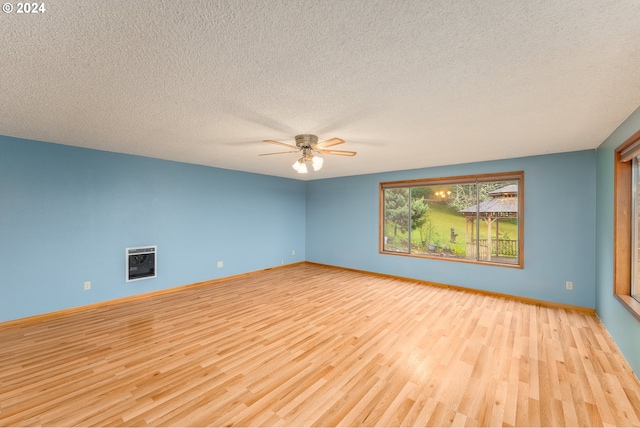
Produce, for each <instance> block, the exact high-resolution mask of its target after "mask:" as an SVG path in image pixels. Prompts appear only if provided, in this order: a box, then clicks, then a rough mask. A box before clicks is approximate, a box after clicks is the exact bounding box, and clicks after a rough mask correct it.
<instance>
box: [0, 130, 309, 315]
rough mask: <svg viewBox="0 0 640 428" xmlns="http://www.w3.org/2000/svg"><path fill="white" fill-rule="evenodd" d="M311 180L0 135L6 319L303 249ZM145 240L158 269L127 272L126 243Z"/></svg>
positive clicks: (210, 275)
mask: <svg viewBox="0 0 640 428" xmlns="http://www.w3.org/2000/svg"><path fill="white" fill-rule="evenodd" d="M305 191H306V189H305V184H304V182H302V181H297V180H288V179H283V178H277V177H269V176H264V175H257V174H249V173H244V172H236V171H229V170H224V169H217V168H210V167H203V166H197V165H190V164H184V163H178V162H169V161H163V160H157V159H150V158H144V157H138V156H129V155H123V154H116V153H109V152H102V151H97V150H88V149H81V148H75V147H69V146H63V145H57V144H50V143H43V142H36V141H28V140H21V139H17V138H10V137H2V136H0V321H6V320H12V319H17V318H22V317H26V316H30V315H35V314H42V313H46V312H51V311H56V310H60V309H66V308H71V307H76V306H82V305H86V304H90V303H94V302H101V301H106V300H111V299H116V298H120V297H125V296H130V295H135V294H140V293H146V292H150V291H154V290H160V289H165V288H171V287H176V286H179V285H184V284H190V283H194V282H198V281H204V280H208V279H214V278H219V277H225V276H230V275H235V274H240V273H245V272H251V271H255V270H260V269H264V268H268V267H273V266H279V265H281V263H282V262H283V261H284V263H285V264H288V263H294V262H298V261H303V260H305V226H304V225H305ZM142 245H157V246H158V277H157V278H154V279H146V280H142V281H136V282H130V283H126V282H125V248H126V247H133V246H142ZM292 250H295V251H296V255H295V256H292V254H291V252H292ZM219 260H222V261H223V262H224V267H223V268H217V266H216V262H217V261H219ZM84 281H91V282H92V289H91V290H90V291H84V290H83V282H84Z"/></svg>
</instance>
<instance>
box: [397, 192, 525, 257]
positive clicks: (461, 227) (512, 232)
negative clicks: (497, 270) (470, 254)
mask: <svg viewBox="0 0 640 428" xmlns="http://www.w3.org/2000/svg"><path fill="white" fill-rule="evenodd" d="M429 208H430V210H429V219H428V220H427V222H426V223H425V224H424V225H423V226H422V227H419V228H417V229H416V230H413V231H412V233H411V244H412V252H414V253H427V252H429V245H432V247H431V248H432V251H433V246H436V247H437V251H445V252H447V253H449V252H450V253H453V254H455V255H457V256H460V257H465V255H466V244H465V227H466V221H465V218H464V215H462V214H460V213H458V212H455V211H453V210H452V209H451V208H449V207H447V206H446V205H445V204H442V203H429ZM385 226H386V227H385V230H386V236H387V243H388V245H387V246H386V248H387V249H389V250H396V251H404V252H406V251H407V246H408V236H409V234H408V232H407V231H405V232H403V231H401V230H400V229H398V230H397V235H395V236H394V225H393V223H391V222H387V223H386V225H385ZM452 227H453V228H455V233H456V234H457V235H458V236H457V237H456V240H455V243H452V242H451V228H452ZM499 232H500V239H513V240H516V239H518V225H517V222H516V221H515V220H500V225H499ZM492 236H494V237H495V222H494V223H493V224H492ZM470 238H471V237H469V239H470ZM486 238H487V224H486V222H485V221H483V220H481V221H480V239H486Z"/></svg>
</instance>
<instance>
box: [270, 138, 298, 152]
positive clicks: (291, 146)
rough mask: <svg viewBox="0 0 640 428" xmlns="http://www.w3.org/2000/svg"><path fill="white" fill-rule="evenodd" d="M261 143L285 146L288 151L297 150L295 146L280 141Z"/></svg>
mask: <svg viewBox="0 0 640 428" xmlns="http://www.w3.org/2000/svg"><path fill="white" fill-rule="evenodd" d="M263 141H264V142H265V143H271V144H277V145H279V146H285V147H289V148H290V149H296V150H298V148H297V147H296V146H293V145H291V144H287V143H281V142H280V141H275V140H263Z"/></svg>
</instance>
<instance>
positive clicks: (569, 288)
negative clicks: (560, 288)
mask: <svg viewBox="0 0 640 428" xmlns="http://www.w3.org/2000/svg"><path fill="white" fill-rule="evenodd" d="M567 290H573V282H571V281H567Z"/></svg>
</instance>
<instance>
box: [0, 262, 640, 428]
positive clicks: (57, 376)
mask: <svg viewBox="0 0 640 428" xmlns="http://www.w3.org/2000/svg"><path fill="white" fill-rule="evenodd" d="M0 344H1V349H0V425H3V426H6V425H8V426H17V425H56V426H69V425H84V426H88V425H100V426H110V425H126V426H138V425H153V426H159V425H179V426H194V425H245V426H246V425H252V426H274V425H285V426H311V425H313V426H333V425H349V426H363V425H366V426H374V425H377V426H401V425H402V426H404V425H422V426H425V425H430V426H433V425H437V426H442V425H460V426H461V425H467V426H487V425H492V426H514V425H519V426H525V425H526V426H540V425H543V426H548V425H554V426H558V425H559V426H563V425H571V426H590V425H596V426H598V425H599V426H602V425H614V426H623V425H624V426H628V425H640V384H639V382H638V381H637V379H636V378H635V377H634V374H633V373H632V371H631V370H630V368H629V366H628V365H627V364H626V362H625V361H624V359H623V357H622V356H621V354H620V353H619V351H618V350H617V348H616V346H615V345H614V344H613V342H612V340H611V339H610V337H609V335H608V334H607V332H606V331H605V329H604V328H603V326H602V325H601V324H600V322H599V321H598V319H597V318H596V317H594V316H592V315H590V314H588V313H583V312H577V311H572V310H565V309H555V308H554V309H552V308H547V307H542V306H536V305H530V304H525V303H521V302H518V301H515V300H509V299H505V298H501V297H494V296H486V295H481V294H475V293H467V292H463V291H456V290H451V289H446V288H442V287H432V286H426V285H424V284H420V283H418V282H412V281H404V280H399V279H393V278H384V277H379V276H374V275H366V274H361V273H357V272H352V271H347V270H341V269H334V268H328V267H322V266H317V265H311V264H303V265H296V266H293V267H287V268H281V269H274V270H270V271H266V272H264V273H260V274H256V275H249V276H245V277H241V278H236V279H230V280H227V281H223V282H219V283H217V284H214V285H209V286H201V287H192V288H188V289H185V290H181V291H179V292H175V293H170V294H164V295H161V296H155V297H152V298H148V299H144V300H139V301H134V302H126V303H120V304H117V305H112V306H105V307H100V308H94V309H91V310H87V311H83V312H80V313H75V314H68V315H64V316H59V317H54V318H52V319H49V320H46V321H40V322H37V323H25V324H18V325H14V326H11V325H4V326H2V325H0Z"/></svg>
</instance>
